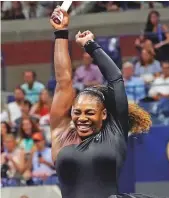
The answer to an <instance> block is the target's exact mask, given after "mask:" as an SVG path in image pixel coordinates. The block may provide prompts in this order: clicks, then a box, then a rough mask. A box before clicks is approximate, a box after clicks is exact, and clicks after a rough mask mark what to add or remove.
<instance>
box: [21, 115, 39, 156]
mask: <svg viewBox="0 0 169 198" xmlns="http://www.w3.org/2000/svg"><path fill="white" fill-rule="evenodd" d="M38 131H39V129H38V127H37V126H36V124H35V123H34V122H33V121H32V120H31V119H30V118H24V119H22V121H21V125H20V131H19V138H20V147H21V148H23V149H24V151H25V153H29V152H31V151H32V149H33V146H34V142H33V139H32V135H33V134H34V133H36V132H38Z"/></svg>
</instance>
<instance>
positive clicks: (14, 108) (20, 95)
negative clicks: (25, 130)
mask: <svg viewBox="0 0 169 198" xmlns="http://www.w3.org/2000/svg"><path fill="white" fill-rule="evenodd" d="M14 98H15V102H11V103H9V104H8V105H7V111H6V114H5V116H4V113H3V115H2V114H1V121H7V122H8V121H11V122H12V124H13V123H14V122H15V120H16V119H18V118H19V117H20V116H21V105H22V104H23V101H24V98H25V92H24V91H23V90H22V89H21V88H20V87H17V88H15V90H14Z"/></svg>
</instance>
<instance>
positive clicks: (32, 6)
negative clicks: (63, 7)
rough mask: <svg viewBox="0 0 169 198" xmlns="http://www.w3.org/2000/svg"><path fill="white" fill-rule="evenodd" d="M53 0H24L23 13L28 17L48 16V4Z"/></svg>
mask: <svg viewBox="0 0 169 198" xmlns="http://www.w3.org/2000/svg"><path fill="white" fill-rule="evenodd" d="M51 3H52V2H45V4H43V2H41V1H24V2H23V13H24V15H25V17H26V19H31V18H38V17H45V16H47V10H46V9H47V8H46V7H47V6H48V5H49V4H51Z"/></svg>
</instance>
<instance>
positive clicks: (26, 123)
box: [22, 119, 32, 135]
mask: <svg viewBox="0 0 169 198" xmlns="http://www.w3.org/2000/svg"><path fill="white" fill-rule="evenodd" d="M22 129H23V131H24V133H25V134H27V135H31V134H32V123H31V121H30V120H28V119H25V120H23V122H22Z"/></svg>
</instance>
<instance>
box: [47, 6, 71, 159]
mask: <svg viewBox="0 0 169 198" xmlns="http://www.w3.org/2000/svg"><path fill="white" fill-rule="evenodd" d="M60 12H62V13H63V15H64V17H63V21H62V23H61V24H60V25H58V24H56V23H55V22H54V21H55V18H56V16H57V15H59V14H60ZM50 23H51V24H52V26H53V27H54V28H55V29H57V31H56V32H55V38H56V39H55V49H54V67H55V77H56V81H57V85H56V90H55V94H54V98H53V102H52V107H51V112H50V123H51V131H52V134H51V135H52V150H53V152H52V156H53V159H55V158H56V153H57V150H58V149H59V145H58V142H57V134H58V132H59V131H60V133H62V132H64V131H65V130H67V129H68V127H69V123H70V118H69V110H70V108H71V105H72V102H73V97H74V91H73V87H72V69H71V60H70V56H69V51H68V30H66V29H65V28H67V26H68V23H69V17H68V15H67V13H66V12H65V11H63V10H61V9H60V8H56V9H55V11H54V12H53V14H52V17H51V19H50Z"/></svg>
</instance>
